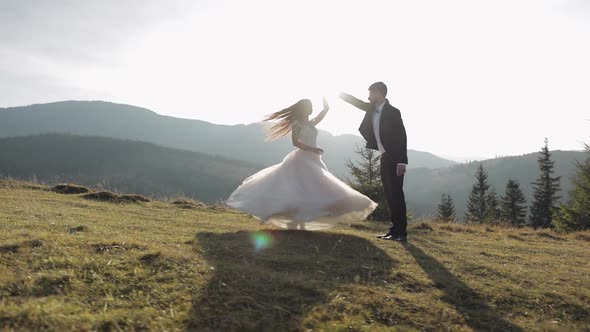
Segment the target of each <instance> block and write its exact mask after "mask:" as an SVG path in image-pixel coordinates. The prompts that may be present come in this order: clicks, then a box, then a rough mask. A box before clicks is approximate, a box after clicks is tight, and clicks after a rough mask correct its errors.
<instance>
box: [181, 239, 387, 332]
mask: <svg viewBox="0 0 590 332" xmlns="http://www.w3.org/2000/svg"><path fill="white" fill-rule="evenodd" d="M195 242H196V246H195V250H197V251H200V252H201V253H202V254H203V253H204V255H205V258H206V259H207V261H208V262H209V264H210V265H212V267H213V268H214V271H215V272H214V275H213V277H212V278H211V279H210V281H209V283H208V285H207V286H206V287H205V289H203V291H202V292H201V293H200V294H196V297H195V299H194V300H193V303H192V310H191V313H190V317H189V321H188V322H187V325H186V328H187V330H189V331H232V330H240V331H244V330H247V331H250V330H255V331H289V330H302V329H304V327H303V326H302V324H303V319H304V318H305V317H306V314H307V313H309V311H310V310H312V309H313V307H314V306H315V305H318V304H321V303H325V302H326V301H327V300H328V295H329V294H330V292H333V291H335V290H336V289H337V287H338V286H339V285H342V284H346V283H357V282H360V283H363V284H367V283H369V284H370V283H371V282H373V281H378V280H383V278H384V277H385V275H387V274H389V273H390V270H391V268H392V267H394V265H397V264H396V262H395V261H394V260H393V259H391V258H390V257H389V256H388V255H387V254H386V253H385V252H384V251H382V250H381V249H379V248H378V247H376V246H374V245H373V244H372V243H371V242H370V241H368V240H365V239H362V238H359V237H355V236H350V235H344V234H334V233H322V232H306V231H265V232H237V233H223V234H215V233H198V234H197V235H196V238H195Z"/></svg>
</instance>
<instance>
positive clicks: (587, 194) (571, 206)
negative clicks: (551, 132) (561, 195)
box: [554, 145, 590, 232]
mask: <svg viewBox="0 0 590 332" xmlns="http://www.w3.org/2000/svg"><path fill="white" fill-rule="evenodd" d="M586 152H588V159H586V161H585V162H583V163H580V162H576V175H575V176H574V178H572V182H573V183H574V185H575V187H574V190H573V191H572V193H571V195H570V201H569V202H568V204H567V205H561V207H560V209H559V212H558V213H556V215H555V220H554V222H555V226H556V228H557V229H558V230H560V231H564V232H573V231H583V230H588V229H590V145H586Z"/></svg>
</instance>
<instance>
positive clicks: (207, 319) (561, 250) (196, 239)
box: [0, 180, 590, 331]
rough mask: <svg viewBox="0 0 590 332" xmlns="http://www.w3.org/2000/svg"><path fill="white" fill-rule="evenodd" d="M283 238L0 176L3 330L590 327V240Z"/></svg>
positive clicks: (244, 220) (236, 222) (472, 232)
mask: <svg viewBox="0 0 590 332" xmlns="http://www.w3.org/2000/svg"><path fill="white" fill-rule="evenodd" d="M385 227H386V225H383V224H375V223H368V222H358V223H356V224H354V225H352V226H351V227H345V226H341V227H337V228H334V229H331V230H329V231H325V232H307V231H283V230H277V229H273V228H272V227H269V226H262V225H259V224H258V222H257V221H256V220H255V219H253V218H251V217H249V216H247V215H243V214H238V213H235V212H232V211H228V210H224V209H223V208H220V207H207V206H197V205H194V206H193V205H190V204H181V205H178V204H171V203H169V202H161V201H156V202H142V203H111V202H101V201H93V200H87V199H84V198H82V197H81V196H80V195H65V194H58V193H54V192H51V191H48V190H47V188H45V187H42V186H37V185H33V184H27V183H22V182H16V181H12V180H0V299H1V300H0V330H7V331H10V330H18V331H28V330H56V331H68V330H75V331H91V330H97V331H119V330H122V331H128V330H131V331H134V330H138V331H142V330H167V331H178V330H194V331H232V330H240V331H249V330H256V331H289V330H298V331H392V330H399V331H413V330H420V331H421V330H427V331H473V330H475V331H487V330H489V331H492V330H493V331H529V330H532V331H547V330H548V331H588V330H590V313H589V311H590V263H589V258H590V233H589V232H585V233H574V234H568V235H564V234H558V233H553V232H551V231H535V230H532V229H515V230H514V229H507V228H500V227H486V226H462V225H457V224H438V223H422V222H420V223H417V222H410V226H409V227H410V241H409V243H408V244H406V245H403V244H400V243H397V242H393V241H384V240H379V239H376V238H374V234H376V233H379V232H381V231H383V230H384V229H385Z"/></svg>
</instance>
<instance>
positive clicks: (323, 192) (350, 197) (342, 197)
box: [226, 122, 377, 230]
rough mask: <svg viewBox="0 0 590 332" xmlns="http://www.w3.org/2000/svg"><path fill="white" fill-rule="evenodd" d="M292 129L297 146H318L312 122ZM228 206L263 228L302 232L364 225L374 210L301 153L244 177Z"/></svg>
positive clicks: (306, 153)
mask: <svg viewBox="0 0 590 332" xmlns="http://www.w3.org/2000/svg"><path fill="white" fill-rule="evenodd" d="M293 127H294V129H298V130H299V133H300V135H299V136H300V138H299V140H300V141H301V143H303V144H305V145H309V146H312V147H316V138H317V134H318V131H317V129H316V128H315V127H314V126H313V123H312V122H306V123H303V122H295V123H294V124H293ZM226 203H227V204H228V205H229V206H231V207H233V208H236V209H238V210H241V211H243V212H246V213H249V214H252V215H253V216H255V217H256V218H258V219H260V220H262V222H263V223H271V224H273V225H275V226H278V227H281V228H286V229H305V230H319V229H325V228H329V227H332V226H334V224H336V223H348V222H351V221H357V220H362V219H364V218H366V217H367V216H368V215H369V214H370V213H371V212H372V211H373V210H374V209H375V208H376V207H377V203H375V202H373V201H372V200H371V199H369V198H368V197H367V196H365V195H363V194H361V193H359V192H357V191H356V190H354V189H352V188H351V187H350V186H348V185H347V184H346V183H344V182H342V181H340V180H339V179H338V178H336V177H335V176H334V175H332V174H331V173H330V172H328V169H327V168H326V165H325V164H324V162H323V161H322V159H321V157H320V155H318V154H316V153H313V152H310V151H305V150H300V149H296V150H295V151H292V152H291V153H289V154H288V155H287V156H286V157H285V158H284V159H283V161H282V162H281V163H279V164H277V165H273V166H270V167H268V168H265V169H263V170H261V171H259V172H258V173H256V174H254V175H252V176H250V177H248V178H247V179H246V180H244V182H243V183H242V184H241V185H240V186H239V187H238V188H237V189H236V190H235V191H234V192H233V193H232V194H231V195H230V197H229V199H228V200H227V202H226Z"/></svg>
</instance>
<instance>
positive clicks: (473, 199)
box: [465, 163, 490, 222]
mask: <svg viewBox="0 0 590 332" xmlns="http://www.w3.org/2000/svg"><path fill="white" fill-rule="evenodd" d="M475 180H476V181H475V184H474V185H473V188H472V189H471V193H470V194H469V200H468V202H467V213H466V214H465V220H466V221H467V222H483V221H484V218H485V216H486V211H487V204H486V193H487V190H488V189H489V188H490V186H489V185H488V174H487V173H486V172H485V171H484V169H483V165H482V164H481V163H480V164H479V167H478V168H477V172H476V173H475Z"/></svg>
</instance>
